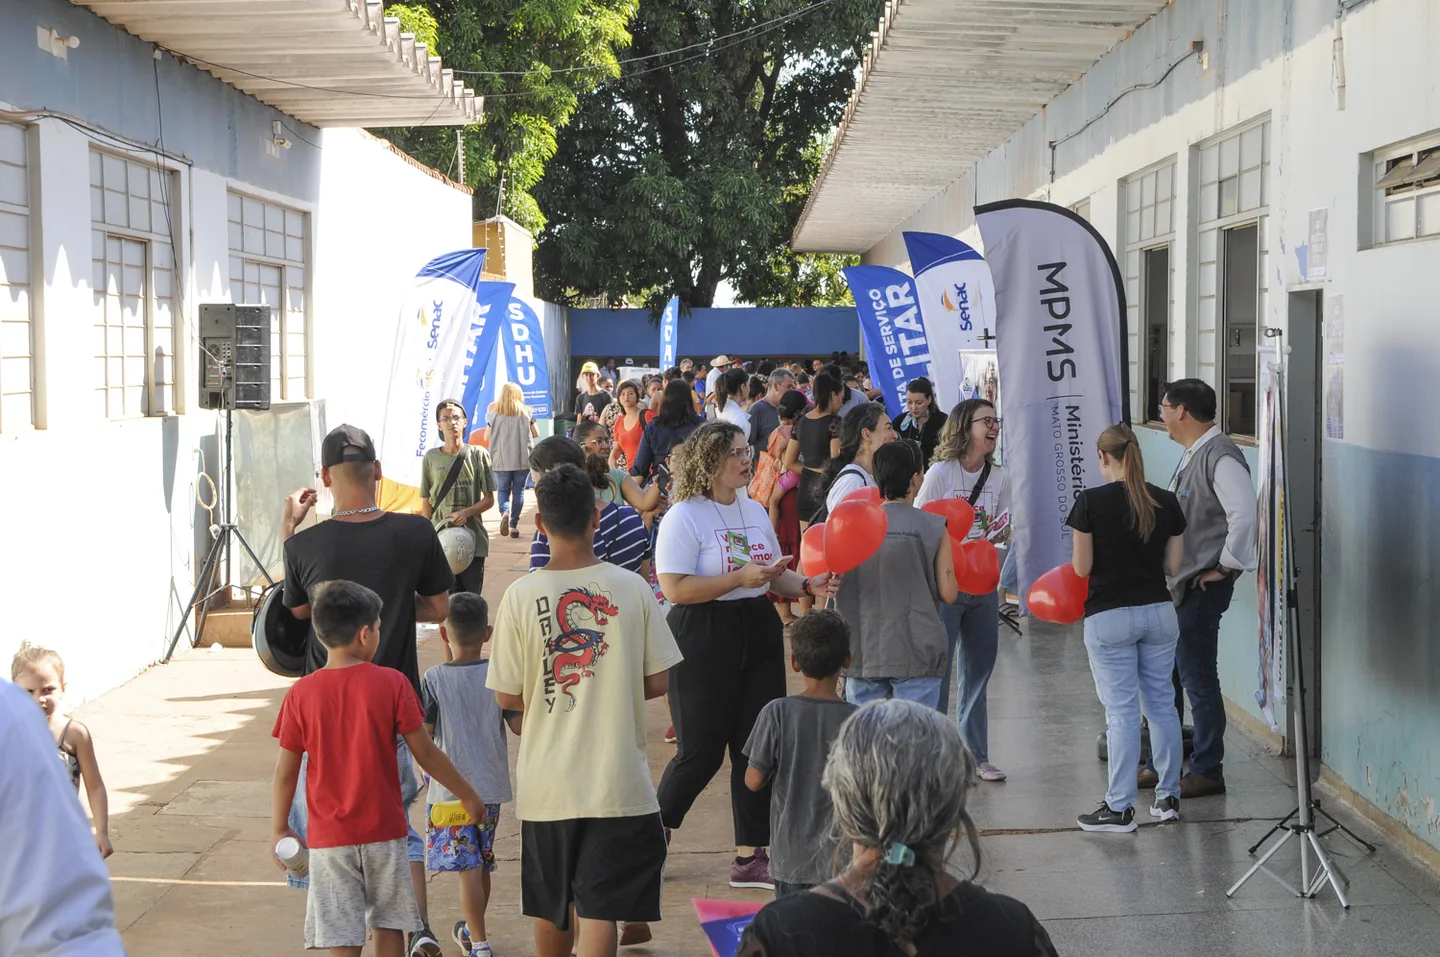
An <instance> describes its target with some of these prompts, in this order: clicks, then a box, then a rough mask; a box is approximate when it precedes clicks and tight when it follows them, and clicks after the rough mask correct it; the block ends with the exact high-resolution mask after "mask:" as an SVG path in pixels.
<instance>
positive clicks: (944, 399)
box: [904, 233, 995, 412]
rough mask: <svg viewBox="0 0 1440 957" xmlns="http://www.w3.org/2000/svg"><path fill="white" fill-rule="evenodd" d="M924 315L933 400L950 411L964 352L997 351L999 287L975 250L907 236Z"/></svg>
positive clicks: (957, 396)
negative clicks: (997, 297)
mask: <svg viewBox="0 0 1440 957" xmlns="http://www.w3.org/2000/svg"><path fill="white" fill-rule="evenodd" d="M904 237H905V251H906V253H907V254H908V255H909V257H910V268H911V270H912V271H913V272H914V273H915V292H916V296H917V298H919V300H920V314H921V315H922V316H923V317H924V318H925V329H926V331H927V332H928V333H929V337H930V354H931V356H932V357H933V359H932V362H931V368H933V369H934V371H935V375H934V377H933V382H934V385H935V399H936V401H937V402H938V403H939V405H940V407H941V408H942V409H944V410H945V411H946V412H949V411H950V407H951V406H953V405H954V404H955V403H956V402H959V401H960V400H961V399H963V398H966V396H964V395H962V394H961V392H962V390H961V382H962V381H963V380H964V374H963V372H962V369H961V360H960V353H961V352H966V351H973V350H976V349H990V348H993V347H992V345H991V343H990V340H989V339H987V338H986V336H994V334H995V287H994V284H993V282H992V281H991V278H990V266H989V265H988V264H987V263H986V262H985V259H984V257H983V256H981V255H980V253H978V252H977V251H976V250H975V249H974V248H972V247H971V246H969V245H968V244H966V243H963V242H961V241H960V240H958V239H954V238H952V237H950V236H944V235H941V234H939V233H905V234H904Z"/></svg>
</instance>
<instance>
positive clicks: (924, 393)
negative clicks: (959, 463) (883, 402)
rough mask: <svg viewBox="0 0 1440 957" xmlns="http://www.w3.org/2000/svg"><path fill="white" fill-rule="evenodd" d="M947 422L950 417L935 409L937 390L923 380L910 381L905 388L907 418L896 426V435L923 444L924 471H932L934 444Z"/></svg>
mask: <svg viewBox="0 0 1440 957" xmlns="http://www.w3.org/2000/svg"><path fill="white" fill-rule="evenodd" d="M947 419H949V416H947V415H946V414H945V413H944V412H941V411H940V410H939V409H937V408H935V387H934V386H932V385H931V384H930V380H929V379H927V378H925V377H924V376H921V377H920V378H918V379H911V380H910V384H909V385H907V386H905V414H904V415H902V416H900V421H899V422H897V423H896V424H895V431H896V433H898V434H899V436H900V438H902V439H909V440H910V441H911V442H919V443H920V451H922V452H924V453H925V466H924V467H925V468H929V467H930V463H931V461H932V460H934V458H935V444H936V443H937V442H938V441H939V440H940V429H941V428H943V427H944V425H945V422H946V420H947Z"/></svg>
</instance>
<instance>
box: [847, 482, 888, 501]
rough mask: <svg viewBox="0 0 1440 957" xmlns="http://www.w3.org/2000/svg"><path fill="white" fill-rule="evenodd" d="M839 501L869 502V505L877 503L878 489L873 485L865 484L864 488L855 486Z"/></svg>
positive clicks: (878, 499)
mask: <svg viewBox="0 0 1440 957" xmlns="http://www.w3.org/2000/svg"><path fill="white" fill-rule="evenodd" d="M841 501H842V502H869V503H870V504H871V505H879V504H880V503H881V499H880V489H879V488H878V487H876V486H874V485H867V486H865V487H864V488H857V489H856V490H855V491H853V492H851V493H850V494H848V495H846V496H845V497H844V498H843V499H841Z"/></svg>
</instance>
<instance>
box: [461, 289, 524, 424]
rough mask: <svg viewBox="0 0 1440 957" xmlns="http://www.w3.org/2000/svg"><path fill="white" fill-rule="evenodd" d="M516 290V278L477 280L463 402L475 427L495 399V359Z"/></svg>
mask: <svg viewBox="0 0 1440 957" xmlns="http://www.w3.org/2000/svg"><path fill="white" fill-rule="evenodd" d="M514 293H515V284H514V283H513V282H477V283H476V284H475V303H476V313H477V319H476V320H475V326H476V332H475V337H474V341H473V346H472V348H471V350H470V352H469V355H468V360H469V364H468V367H467V375H466V379H465V391H464V393H463V394H461V396H460V403H461V404H462V405H463V406H464V407H465V414H466V416H467V417H468V418H469V419H470V427H471V428H472V429H477V428H480V425H481V423H483V422H484V421H485V410H486V409H487V408H488V407H489V405H490V403H491V402H494V401H495V390H496V389H497V388H498V386H497V383H496V381H495V378H496V376H495V359H496V352H497V351H498V350H497V346H499V344H500V332H501V328H502V327H503V326H506V325H508V323H507V322H506V321H505V320H506V319H508V307H509V304H510V298H511V296H512V295H514Z"/></svg>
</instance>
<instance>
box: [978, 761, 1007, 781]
mask: <svg viewBox="0 0 1440 957" xmlns="http://www.w3.org/2000/svg"><path fill="white" fill-rule="evenodd" d="M975 770H976V772H977V773H979V775H980V780H982V781H1003V780H1005V772H1004V771H1001V770H1000V769H999V768H997V767H996V766H995V765H993V764H991V763H990V762H989V761H986V762H985V763H984V764H982V765H980V766H979V767H978V768H976V769H975Z"/></svg>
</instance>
